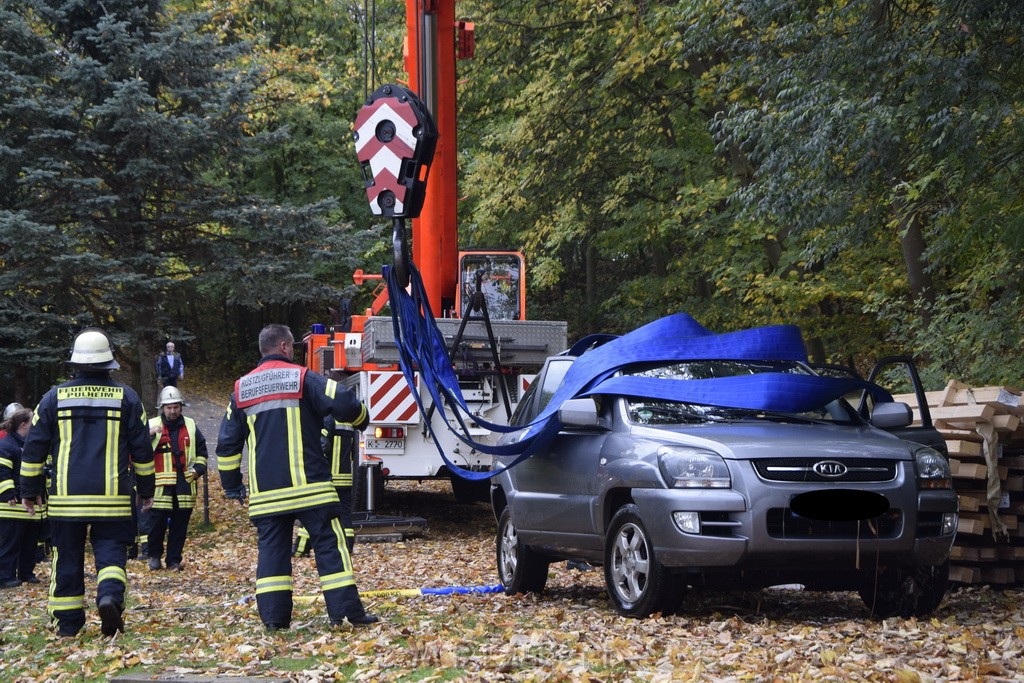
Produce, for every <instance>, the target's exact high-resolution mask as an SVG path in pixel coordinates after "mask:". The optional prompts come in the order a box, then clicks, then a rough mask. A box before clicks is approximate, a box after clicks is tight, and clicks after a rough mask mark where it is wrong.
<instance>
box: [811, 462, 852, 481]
mask: <svg viewBox="0 0 1024 683" xmlns="http://www.w3.org/2000/svg"><path fill="white" fill-rule="evenodd" d="M812 469H813V470H814V472H815V474H818V475H820V476H822V477H841V476H843V475H844V474H846V465H844V464H843V463H841V462H839V461H838V460H822V461H821V462H816V463H814V467H813V468H812Z"/></svg>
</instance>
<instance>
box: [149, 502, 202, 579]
mask: <svg viewBox="0 0 1024 683" xmlns="http://www.w3.org/2000/svg"><path fill="white" fill-rule="evenodd" d="M147 514H148V516H149V535H148V536H147V537H146V539H147V540H146V546H147V549H146V552H147V554H148V555H149V556H150V557H155V558H157V559H160V556H161V555H163V553H164V536H165V535H166V536H167V566H168V567H169V566H171V565H174V564H181V556H182V553H183V552H184V549H185V539H186V538H187V537H188V521H189V519H191V517H192V508H186V507H179V506H178V499H177V497H175V498H174V509H172V510H165V509H159V510H158V509H156V508H150V510H149V512H148V513H147Z"/></svg>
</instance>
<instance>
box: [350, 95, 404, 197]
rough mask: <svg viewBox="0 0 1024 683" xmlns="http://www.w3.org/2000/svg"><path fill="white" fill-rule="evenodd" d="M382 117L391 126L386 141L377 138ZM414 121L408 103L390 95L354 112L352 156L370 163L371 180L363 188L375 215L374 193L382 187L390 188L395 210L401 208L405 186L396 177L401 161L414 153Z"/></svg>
mask: <svg viewBox="0 0 1024 683" xmlns="http://www.w3.org/2000/svg"><path fill="white" fill-rule="evenodd" d="M382 121H391V122H392V123H393V124H394V126H395V137H394V138H393V139H392V140H390V141H389V142H382V141H381V140H379V139H378V138H377V126H378V125H379V124H380V123H381V122H382ZM416 124H417V121H416V112H414V111H413V108H412V105H411V104H409V103H408V102H402V101H400V100H398V99H397V98H394V97H389V98H381V99H379V100H377V101H376V102H373V103H372V104H368V105H366V106H365V107H363V108H362V109H360V110H359V114H358V115H357V116H356V133H358V138H357V139H356V156H357V157H358V159H359V161H360V163H366V162H369V163H370V172H371V173H372V174H373V183H374V184H373V186H371V187H368V188H366V196H367V198H368V199H369V200H370V211H372V212H373V213H374V214H375V215H378V216H379V215H381V214H382V213H383V210H382V209H381V207H380V204H379V203H378V201H377V197H378V196H379V195H380V193H381V192H384V191H385V190H391V192H393V193H394V195H395V199H396V202H395V208H394V211H395V213H402V211H404V207H405V201H406V192H407V188H406V187H405V186H404V185H402V184H401V183H400V182H399V181H398V177H399V174H400V173H401V170H402V161H403V160H405V159H411V158H412V157H413V156H414V154H415V151H416V145H417V144H418V142H419V141H418V140H417V139H416V136H414V135H413V128H414V127H415V126H416Z"/></svg>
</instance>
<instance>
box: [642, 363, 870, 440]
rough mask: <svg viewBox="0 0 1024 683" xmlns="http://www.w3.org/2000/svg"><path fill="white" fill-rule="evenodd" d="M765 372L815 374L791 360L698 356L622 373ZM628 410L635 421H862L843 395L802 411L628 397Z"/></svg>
mask: <svg viewBox="0 0 1024 683" xmlns="http://www.w3.org/2000/svg"><path fill="white" fill-rule="evenodd" d="M764 372H783V373H791V374H803V375H812V374H814V373H813V372H812V371H811V370H810V369H808V368H807V367H806V366H804V365H802V364H800V363H795V362H788V361H742V360H696V361H681V362H675V363H668V364H659V365H649V364H646V365H640V366H633V367H630V368H627V369H626V370H625V371H624V372H623V374H625V375H630V376H633V377H649V378H655V379H670V380H693V379H714V378H718V377H737V376H740V375H755V374H759V373H764ZM625 403H626V412H627V415H628V417H629V420H630V422H633V423H635V424H684V423H697V422H736V421H746V420H768V421H774V422H827V423H835V424H847V425H848V424H861V421H860V420H859V418H858V417H857V415H856V413H855V412H854V410H853V409H852V408H851V407H850V405H849V404H848V403H847V402H846V401H845V400H843V399H838V400H835V401H832V402H831V403H829V404H828V405H825V406H822V407H821V408H817V409H815V410H811V411H806V412H801V413H782V412H774V411H769V410H757V409H750V408H724V407H719V406H709V405H702V404H699V403H683V402H680V401H666V400H661V399H649V398H645V399H641V398H633V397H626V398H625Z"/></svg>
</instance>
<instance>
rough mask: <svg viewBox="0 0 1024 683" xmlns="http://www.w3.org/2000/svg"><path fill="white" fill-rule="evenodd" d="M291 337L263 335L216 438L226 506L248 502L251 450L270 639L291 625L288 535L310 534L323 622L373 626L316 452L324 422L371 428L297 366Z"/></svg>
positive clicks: (357, 408) (276, 331)
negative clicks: (296, 530)
mask: <svg viewBox="0 0 1024 683" xmlns="http://www.w3.org/2000/svg"><path fill="white" fill-rule="evenodd" d="M294 344H295V338H294V337H293V336H292V333H291V331H290V330H289V329H288V328H287V327H285V326H284V325H267V326H266V327H264V328H263V330H262V331H261V332H260V336H259V349H260V353H261V354H262V356H263V358H262V359H261V360H260V362H259V364H258V365H257V366H256V368H255V369H254V370H253V371H252V372H250V373H249V374H247V375H245V376H243V377H241V378H240V379H239V380H238V381H237V382H235V388H234V391H232V393H231V399H230V404H229V405H228V410H227V413H226V414H225V416H224V419H223V420H222V422H221V426H220V434H219V436H218V439H217V467H218V469H219V471H220V475H221V483H222V484H223V486H224V491H225V492H226V494H227V496H228V498H233V499H237V500H244V499H245V497H246V491H245V485H244V483H243V481H242V470H241V465H242V447H243V446H245V445H247V446H248V470H249V485H250V486H251V488H252V497H251V498H250V499H249V518H250V519H251V520H252V523H253V525H254V526H255V527H256V531H257V536H258V539H259V540H258V556H257V566H256V605H257V607H258V609H259V614H260V619H261V620H262V621H263V624H264V626H266V628H267V630H268V631H276V630H278V629H285V628H288V627H289V626H290V625H291V617H292V558H291V545H292V528H293V526H294V523H295V520H298V521H300V522H301V523H302V526H304V527H305V528H306V530H307V531H308V532H309V536H310V539H311V541H312V545H313V551H314V552H315V553H316V568H317V572H318V573H319V575H320V585H321V588H322V589H323V593H324V603H325V604H326V606H327V615H328V617H329V618H330V620H331V623H332V624H334V625H343V624H344V623H345V622H346V621H347V622H348V623H350V624H353V625H364V624H373V623H376V622H377V621H378V618H377V617H376V616H374V615H372V614H367V613H366V610H365V609H364V608H363V603H362V601H361V600H360V598H359V591H358V590H357V589H356V582H355V576H354V574H353V572H352V560H351V558H350V557H349V554H348V547H347V545H346V544H345V532H344V530H343V529H342V526H341V522H340V521H339V519H338V514H339V505H340V503H339V501H338V494H337V493H335V491H334V486H333V485H332V484H331V471H330V467H329V465H328V462H327V458H325V457H324V453H323V450H322V449H321V445H320V428H321V426H322V425H323V419H324V418H325V417H326V416H327V415H333V416H334V417H335V418H336V419H337V420H340V421H342V422H348V423H351V424H353V425H354V426H355V427H356V428H357V429H365V428H366V425H367V424H368V423H369V418H368V415H367V412H366V406H364V405H363V404H362V402H361V401H360V400H359V399H358V398H357V397H356V395H355V394H354V393H353V392H351V391H349V390H348V389H346V388H344V387H342V386H339V385H338V383H337V382H335V381H334V380H332V379H327V378H326V377H324V376H322V375H319V374H317V373H315V372H307V370H306V368H304V367H302V366H301V365H296V364H295V363H293V362H292V359H293V358H294V354H295V350H294Z"/></svg>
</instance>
